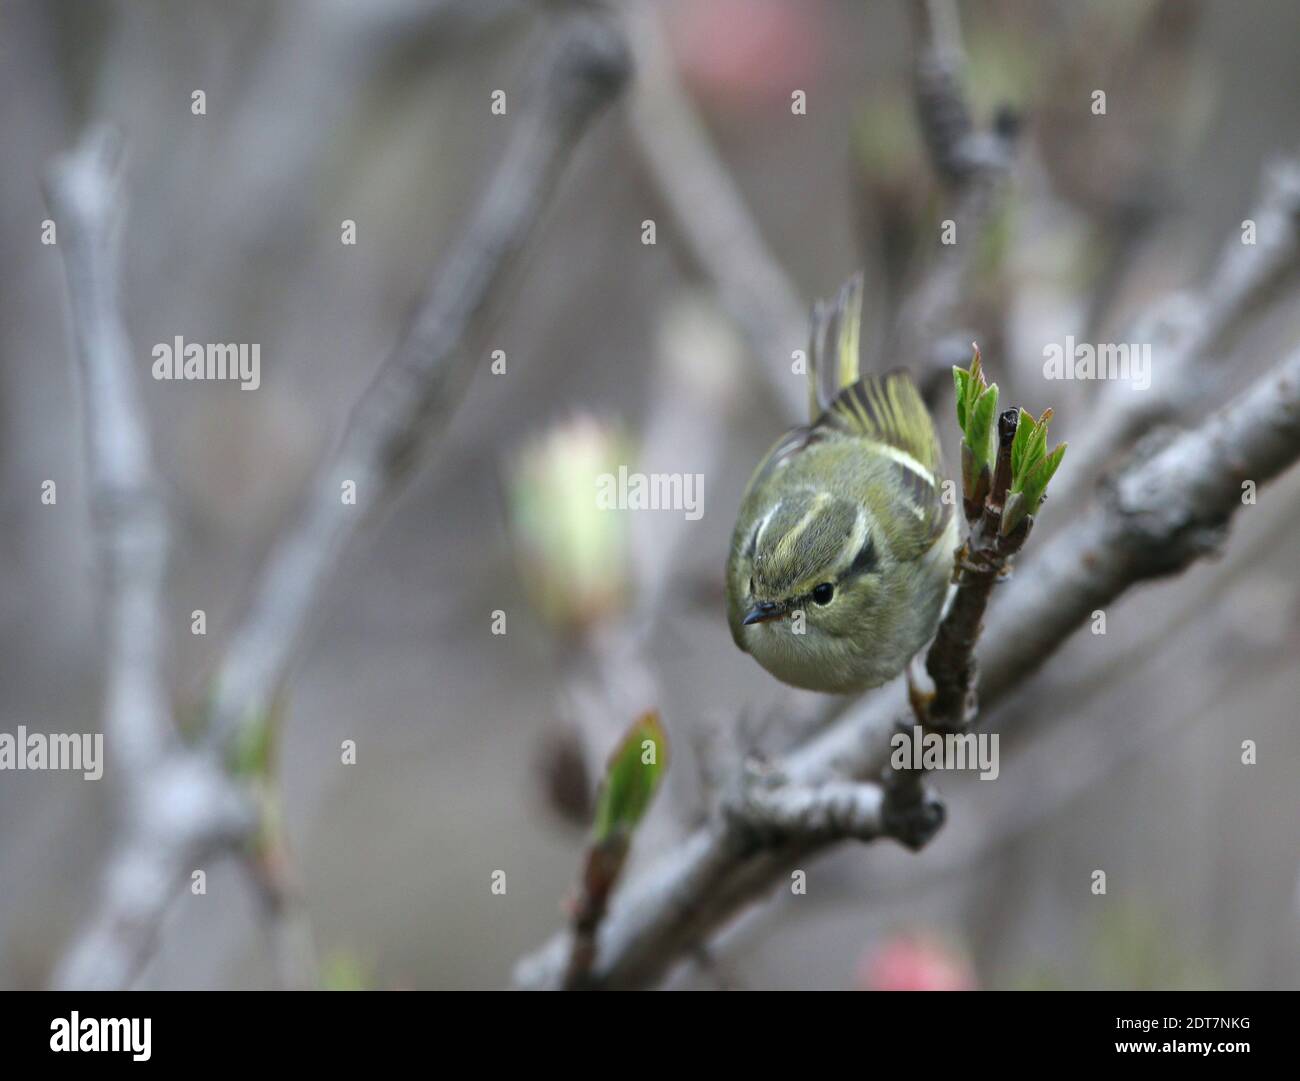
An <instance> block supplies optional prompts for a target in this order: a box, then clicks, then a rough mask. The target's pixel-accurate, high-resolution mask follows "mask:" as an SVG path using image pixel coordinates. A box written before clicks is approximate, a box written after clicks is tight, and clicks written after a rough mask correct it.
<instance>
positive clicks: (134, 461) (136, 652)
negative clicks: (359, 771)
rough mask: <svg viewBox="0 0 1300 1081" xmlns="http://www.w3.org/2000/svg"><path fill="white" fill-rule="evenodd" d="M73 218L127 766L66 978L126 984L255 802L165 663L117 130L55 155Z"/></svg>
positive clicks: (109, 702)
mask: <svg viewBox="0 0 1300 1081" xmlns="http://www.w3.org/2000/svg"><path fill="white" fill-rule="evenodd" d="M45 192H46V199H47V201H48V203H49V207H50V213H51V214H52V215H53V216H54V221H55V223H56V226H57V228H58V229H59V247H60V249H61V251H62V252H63V257H64V267H65V270H66V272H67V279H68V296H69V300H70V306H71V312H72V329H73V337H74V340H75V343H76V356H77V365H76V371H77V373H78V376H79V383H80V387H81V393H82V406H83V410H84V413H85V429H86V463H87V476H88V478H89V485H90V491H91V496H90V499H91V507H92V513H93V515H94V519H95V525H96V534H97V538H98V541H99V545H100V556H101V563H102V571H103V577H104V581H105V590H104V592H105V597H104V603H105V606H106V609H107V614H108V624H109V627H108V639H109V646H108V658H107V665H108V670H107V672H106V680H107V690H106V695H105V698H106V706H105V716H104V729H105V735H106V737H107V742H108V744H109V746H110V747H111V748H112V754H113V756H114V758H115V759H116V760H117V761H118V762H119V763H120V764H121V767H122V771H123V781H124V785H125V788H126V796H127V806H126V815H125V817H126V821H125V824H124V832H123V841H122V842H121V844H120V845H119V846H118V848H117V849H116V851H115V852H114V853H113V855H112V856H111V858H110V860H109V864H108V870H107V882H106V884H105V892H104V898H103V901H102V903H101V904H100V906H99V907H98V909H97V911H96V914H95V916H94V918H93V919H92V920H91V922H90V923H89V924H88V925H87V927H86V928H85V929H84V931H83V932H82V934H81V935H80V936H79V938H78V939H77V940H76V941H75V943H74V944H73V946H72V948H71V949H70V950H69V952H68V954H67V956H66V957H65V958H64V959H63V962H62V963H61V965H60V966H59V969H58V972H57V973H56V974H55V983H56V984H57V985H58V986H60V987H67V988H77V989H82V990H84V989H98V988H112V987H123V986H126V985H127V984H128V983H129V982H130V981H131V979H132V977H133V976H134V974H135V973H136V972H137V971H138V969H139V967H140V964H141V963H142V961H143V958H144V957H145V956H147V954H148V952H149V950H150V948H151V945H152V943H153V940H154V937H155V935H156V933H157V929H158V925H159V923H160V922H161V918H162V915H163V911H164V910H165V908H166V905H167V902H168V900H169V899H170V898H171V897H172V896H173V895H174V893H175V889H176V886H177V885H178V883H179V882H180V881H181V880H182V879H183V878H184V876H185V875H186V874H187V873H188V872H189V871H190V870H192V869H193V868H194V866H195V865H196V864H197V863H198V862H199V861H201V859H202V858H203V857H204V856H205V854H206V853H208V852H209V851H211V850H213V849H214V848H217V847H220V846H221V845H223V844H226V843H229V842H230V841H232V840H233V839H235V838H238V837H240V836H243V835H245V834H246V832H247V830H248V829H249V828H251V825H252V823H253V821H254V819H253V816H252V814H251V809H250V806H249V804H248V803H247V801H246V800H245V799H244V798H243V796H242V794H241V793H240V792H239V790H238V789H237V788H236V786H235V785H234V784H233V783H232V782H231V781H230V780H229V779H228V778H227V777H226V776H225V775H224V774H223V773H222V772H221V770H220V769H219V768H218V767H217V766H216V765H215V763H213V762H211V761H210V760H209V759H207V758H204V757H200V756H198V755H196V754H194V753H192V752H190V751H189V750H187V749H185V748H184V747H182V746H181V745H180V744H179V742H178V741H177V739H176V738H175V733H174V731H173V729H172V725H171V722H170V719H169V716H168V713H169V711H168V707H167V695H166V691H165V686H164V681H163V675H162V650H163V642H164V641H165V637H166V636H165V633H164V628H163V622H162V621H163V615H162V591H163V585H164V579H165V577H166V564H167V551H168V545H169V532H170V530H169V525H168V520H167V514H166V510H165V508H164V506H163V501H162V498H161V496H160V494H159V492H160V484H159V479H158V477H157V476H156V474H155V472H154V468H153V464H152V456H151V454H150V450H149V446H148V437H147V435H146V431H145V425H144V420H143V417H142V415H141V411H140V407H139V403H138V402H137V401H136V397H135V393H134V391H133V390H132V387H131V344H130V341H129V339H128V337H127V334H126V329H125V327H124V325H123V322H122V315H121V311H120V307H119V300H118V271H119V258H118V256H119V244H118V242H119V238H120V235H121V229H122V220H123V213H124V200H123V194H122V152H121V146H120V143H119V141H118V139H117V137H116V136H115V135H114V134H113V133H112V132H110V131H108V130H107V129H103V128H99V129H94V130H92V131H91V132H89V133H88V134H87V135H86V136H85V137H84V138H83V139H82V141H81V142H80V143H79V144H78V146H77V147H76V148H75V149H74V150H72V151H71V152H70V153H68V154H67V155H65V156H64V157H63V158H61V159H59V160H58V161H56V162H55V163H54V165H53V166H52V168H51V169H50V171H49V173H48V175H47V178H46V184H45Z"/></svg>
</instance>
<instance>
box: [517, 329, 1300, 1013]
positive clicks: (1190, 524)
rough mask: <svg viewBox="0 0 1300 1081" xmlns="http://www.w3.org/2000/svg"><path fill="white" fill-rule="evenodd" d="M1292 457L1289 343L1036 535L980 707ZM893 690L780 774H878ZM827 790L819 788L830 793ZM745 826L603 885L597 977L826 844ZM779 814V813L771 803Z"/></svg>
mask: <svg viewBox="0 0 1300 1081" xmlns="http://www.w3.org/2000/svg"><path fill="white" fill-rule="evenodd" d="M1297 458H1300V352H1296V353H1295V354H1293V355H1292V356H1290V357H1289V358H1288V359H1287V360H1285V361H1284V362H1283V363H1282V364H1280V365H1279V366H1278V367H1277V368H1276V369H1275V370H1274V371H1272V372H1271V373H1269V374H1268V375H1266V376H1265V377H1263V378H1261V379H1260V380H1259V381H1258V382H1256V383H1255V384H1254V385H1253V386H1251V387H1250V388H1249V389H1247V390H1246V391H1245V392H1244V393H1243V394H1242V395H1241V396H1240V397H1238V398H1237V399H1236V400H1234V401H1233V402H1232V403H1230V404H1229V405H1228V406H1226V407H1225V408H1223V409H1221V410H1220V411H1218V412H1217V413H1215V414H1214V415H1213V416H1211V417H1210V418H1209V419H1208V420H1207V421H1206V422H1205V423H1203V424H1202V425H1200V426H1199V427H1197V428H1195V429H1193V430H1190V431H1187V432H1184V433H1182V434H1180V435H1177V436H1175V437H1173V438H1171V439H1168V440H1167V441H1166V442H1164V443H1163V444H1162V445H1161V446H1160V447H1159V448H1158V449H1157V448H1148V452H1147V453H1145V454H1143V453H1141V448H1140V449H1139V454H1138V456H1137V457H1136V458H1135V460H1134V461H1133V462H1132V463H1131V464H1130V465H1129V466H1128V468H1126V469H1125V470H1124V471H1123V472H1122V473H1120V474H1119V475H1118V476H1117V477H1116V478H1115V479H1114V480H1113V481H1112V482H1111V484H1110V485H1109V486H1108V487H1107V489H1106V490H1105V492H1104V493H1103V495H1102V497H1101V498H1100V499H1099V500H1097V501H1096V502H1095V503H1094V505H1093V506H1092V507H1091V508H1090V509H1089V511H1088V512H1087V513H1086V514H1085V515H1084V516H1083V517H1082V519H1081V520H1080V521H1079V523H1078V524H1077V525H1076V526H1073V527H1072V528H1070V529H1069V530H1066V531H1063V532H1061V533H1059V534H1058V535H1057V536H1055V537H1052V538H1050V539H1049V541H1048V543H1046V544H1044V545H1042V546H1041V548H1040V549H1038V550H1037V554H1036V557H1033V558H1028V559H1026V561H1025V564H1024V565H1023V566H1021V567H1020V568H1019V569H1018V571H1017V574H1016V576H1015V577H1014V578H1013V579H1011V581H1010V582H1009V583H1007V584H1006V585H1004V586H1003V587H1002V590H1001V594H1000V596H998V597H996V598H995V603H994V605H993V606H992V607H991V609H990V613H989V621H988V626H987V628H986V630H985V632H984V635H983V637H982V639H981V641H982V643H983V649H982V650H981V653H980V672H981V681H980V691H979V693H980V700H981V702H982V703H983V704H984V705H985V706H990V705H992V704H993V703H994V702H995V701H997V699H999V698H1000V697H1001V696H1002V695H1003V694H1005V693H1007V692H1008V691H1009V690H1010V689H1011V688H1012V687H1014V686H1015V685H1016V684H1017V683H1018V682H1019V681H1021V680H1022V679H1023V678H1024V677H1025V676H1026V675H1028V674H1029V673H1030V672H1031V671H1032V670H1033V669H1035V668H1037V667H1038V665H1040V664H1041V663H1042V662H1043V661H1044V660H1046V659H1047V658H1048V657H1049V656H1051V654H1052V653H1054V652H1055V651H1056V649H1057V648H1058V647H1059V646H1060V645H1061V643H1062V642H1064V641H1065V639H1066V638H1067V637H1068V636H1069V635H1070V634H1072V633H1073V632H1074V631H1075V630H1076V629H1077V628H1078V627H1080V626H1081V625H1083V624H1084V623H1085V622H1086V621H1087V620H1088V618H1089V616H1090V615H1091V613H1092V612H1093V611H1094V610H1095V609H1096V608H1098V607H1101V606H1104V605H1106V604H1108V603H1110V602H1111V601H1113V600H1115V599H1116V598H1117V597H1119V596H1120V595H1121V594H1122V593H1124V592H1125V591H1126V590H1127V589H1129V588H1130V587H1131V586H1133V585H1135V584H1136V583H1138V582H1141V581H1145V580H1149V579H1151V578H1156V577H1160V576H1163V575H1168V574H1173V573H1176V572H1177V571H1178V570H1180V569H1182V568H1183V567H1185V566H1186V565H1187V564H1188V563H1190V562H1192V561H1193V560H1195V559H1197V558H1199V557H1201V556H1204V555H1206V554H1208V553H1210V552H1212V551H1214V550H1216V548H1217V547H1218V546H1219V545H1220V544H1221V543H1222V541H1223V539H1224V536H1225V531H1226V525H1227V522H1228V521H1229V519H1230V518H1231V516H1232V514H1233V513H1234V512H1235V511H1236V510H1237V508H1239V507H1240V506H1242V487H1241V485H1242V482H1243V480H1253V481H1254V482H1255V483H1256V484H1257V485H1260V486H1262V485H1263V484H1264V483H1265V482H1266V481H1268V480H1270V479H1272V478H1273V477H1274V476H1276V475H1277V474H1279V473H1280V472H1282V471H1283V470H1284V469H1285V468H1287V467H1288V466H1289V465H1291V464H1292V463H1294V462H1295V461H1296V459H1297ZM900 692H901V688H899V687H898V686H897V685H895V686H893V687H891V688H890V689H889V691H888V692H887V693H884V694H879V695H876V696H873V697H871V698H869V699H865V700H864V701H863V702H862V703H860V704H859V705H858V706H857V707H855V708H854V709H852V710H850V711H849V713H848V714H847V715H846V716H845V717H844V719H842V720H841V721H839V722H837V723H836V724H835V725H833V726H832V727H831V728H830V729H829V730H828V731H826V732H825V733H823V734H822V735H821V736H819V737H817V738H816V739H815V740H813V741H811V742H810V743H809V744H807V745H806V746H805V747H803V748H802V749H800V750H799V751H798V752H796V753H795V754H793V755H791V756H790V757H789V758H788V759H787V761H786V762H785V763H784V764H783V765H782V766H781V767H780V772H781V775H782V776H783V777H785V778H787V779H788V783H790V784H792V785H796V786H816V785H826V784H828V783H829V784H841V783H845V781H846V779H849V778H859V779H864V780H870V779H872V778H875V777H878V776H879V775H880V772H881V770H882V769H883V767H884V766H885V764H886V761H887V756H888V741H889V736H890V734H891V733H892V732H893V731H894V726H895V725H896V724H897V723H898V721H899V720H900V719H902V718H906V717H908V716H909V714H908V712H907V709H908V707H907V704H906V702H905V701H903V700H902V694H901V693H900ZM832 791H834V789H832ZM765 816H766V817H770V816H769V815H768V812H766V811H765V810H764V811H762V812H761V813H759V814H758V815H757V816H756V821H752V822H751V821H747V820H746V819H745V816H743V815H735V814H733V815H729V816H728V815H722V816H718V817H717V818H715V819H714V820H713V821H711V822H710V823H709V824H708V825H706V826H704V827H702V828H700V829H698V830H697V831H695V832H694V833H693V834H691V835H690V836H689V837H687V838H686V839H685V840H684V841H683V842H682V843H681V844H680V845H678V846H677V847H676V848H675V849H674V850H672V851H670V852H669V853H667V854H665V855H664V856H663V857H662V858H661V859H660V860H659V861H658V862H656V863H654V864H652V865H651V866H649V867H647V868H646V869H645V870H643V871H642V872H641V873H640V874H639V875H636V876H634V877H632V878H631V879H630V880H629V881H628V882H627V883H626V884H625V886H624V887H623V889H622V890H621V891H620V892H619V893H617V894H616V895H615V897H614V898H613V901H612V904H611V906H610V909H609V912H608V914H607V916H606V919H605V923H604V926H603V928H602V934H601V937H600V942H599V948H598V951H597V958H598V960H597V963H596V969H595V972H594V973H593V976H594V979H595V980H596V981H597V982H598V983H599V984H600V985H602V986H604V987H608V988H625V987H637V986H644V985H646V984H650V983H653V982H655V981H656V980H658V979H660V978H661V977H662V976H663V975H664V974H665V973H666V972H667V971H668V969H670V968H671V967H672V966H673V965H674V964H675V963H676V961H677V960H678V959H680V958H681V957H682V956H683V955H684V954H685V953H686V952H687V951H688V950H689V949H692V948H694V947H696V946H699V945H701V944H703V943H705V942H706V941H707V939H708V937H709V936H710V935H711V934H712V933H713V932H714V931H716V930H717V929H718V928H719V927H721V926H722V925H723V924H725V923H726V922H727V921H728V920H730V919H731V918H732V917H733V916H735V915H736V913H737V912H738V911H740V910H741V909H742V908H743V907H744V906H745V905H747V904H749V903H750V902H752V901H754V900H756V899H758V898H761V897H763V896H765V895H767V894H768V893H770V891H771V889H772V888H773V886H774V885H775V883H776V882H777V881H778V880H779V879H780V878H781V877H782V876H783V875H784V874H787V873H788V872H789V870H790V868H791V867H793V866H795V865H796V863H797V862H798V861H799V860H800V859H802V858H805V857H807V856H810V855H813V854H814V853H815V852H816V851H817V850H818V849H820V848H822V847H825V845H826V844H829V843H832V840H833V835H832V838H831V839H830V840H824V839H823V838H820V837H816V836H815V835H814V836H809V835H808V834H807V833H796V834H794V835H781V836H779V837H778V839H776V840H775V841H774V842H772V841H770V840H769V839H765V837H764V821H765ZM778 820H783V818H782V815H780V814H778ZM564 956H565V935H564V934H563V933H561V934H559V935H557V936H556V937H555V938H554V939H552V940H551V942H550V943H548V944H547V945H546V946H545V947H543V948H542V949H541V950H540V951H539V952H538V953H537V954H535V955H533V956H531V957H529V958H526V959H525V960H524V961H522V962H521V963H520V965H519V966H518V968H517V970H516V974H515V978H516V982H517V983H519V984H520V985H522V986H526V987H554V986H556V985H557V982H558V980H559V979H560V977H561V976H562V973H563V958H564Z"/></svg>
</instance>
